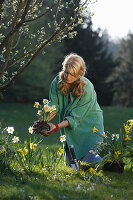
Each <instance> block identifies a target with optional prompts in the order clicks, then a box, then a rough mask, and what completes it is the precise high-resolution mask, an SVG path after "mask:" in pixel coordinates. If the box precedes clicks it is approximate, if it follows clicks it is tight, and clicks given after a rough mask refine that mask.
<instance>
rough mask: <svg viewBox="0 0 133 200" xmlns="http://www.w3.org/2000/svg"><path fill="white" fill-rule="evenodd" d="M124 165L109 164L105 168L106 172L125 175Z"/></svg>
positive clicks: (117, 163)
mask: <svg viewBox="0 0 133 200" xmlns="http://www.w3.org/2000/svg"><path fill="white" fill-rule="evenodd" d="M124 165H125V163H123V162H111V161H109V162H107V163H105V164H104V166H103V170H104V171H110V172H116V173H123V172H124Z"/></svg>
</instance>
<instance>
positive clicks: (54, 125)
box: [44, 123, 59, 137]
mask: <svg viewBox="0 0 133 200" xmlns="http://www.w3.org/2000/svg"><path fill="white" fill-rule="evenodd" d="M48 124H49V125H50V131H47V132H45V135H44V136H45V137H47V136H49V135H51V134H52V133H54V132H57V131H58V130H59V126H58V124H52V123H48Z"/></svg>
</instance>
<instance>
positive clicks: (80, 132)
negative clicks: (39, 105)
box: [49, 76, 104, 159]
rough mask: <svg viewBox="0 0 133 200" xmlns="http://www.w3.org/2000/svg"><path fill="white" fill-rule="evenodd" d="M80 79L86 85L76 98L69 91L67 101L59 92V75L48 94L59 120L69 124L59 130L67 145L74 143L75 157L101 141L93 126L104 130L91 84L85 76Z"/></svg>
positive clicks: (78, 156)
mask: <svg viewBox="0 0 133 200" xmlns="http://www.w3.org/2000/svg"><path fill="white" fill-rule="evenodd" d="M82 79H83V80H84V81H85V82H86V85H85V89H84V93H83V94H82V95H81V96H80V97H78V98H76V97H75V96H74V95H73V93H72V92H71V93H70V101H69V102H68V96H65V95H63V94H61V93H60V90H59V87H58V86H59V76H56V77H55V79H54V80H53V82H52V84H51V88H50V95H49V99H50V102H51V103H52V104H53V105H56V109H57V113H59V121H60V122H62V121H63V120H65V119H67V120H68V121H69V126H68V127H65V128H62V129H60V131H61V134H65V135H66V141H67V144H68V146H69V145H72V144H73V145H74V149H75V153H76V156H77V159H80V158H82V157H83V156H85V155H86V154H87V153H88V152H89V150H91V149H92V148H93V146H94V145H95V144H97V143H98V142H100V141H102V139H101V137H99V136H98V135H96V134H94V133H93V128H94V126H95V127H96V128H97V129H98V130H99V131H100V132H101V133H103V131H104V126H103V114H102V110H101V109H100V107H99V105H98V103H97V96H96V92H95V90H94V87H93V84H92V83H91V82H90V81H89V80H88V79H87V78H85V77H82Z"/></svg>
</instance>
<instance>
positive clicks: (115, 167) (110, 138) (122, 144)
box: [93, 120, 133, 173]
mask: <svg viewBox="0 0 133 200" xmlns="http://www.w3.org/2000/svg"><path fill="white" fill-rule="evenodd" d="M132 127H133V120H128V121H127V123H126V124H124V129H123V130H121V131H120V133H119V134H111V133H109V132H105V133H104V134H101V133H100V132H99V130H98V129H97V128H96V127H94V128H93V133H95V134H97V135H99V136H100V137H102V138H103V141H102V142H100V143H98V145H97V151H98V154H99V155H100V156H101V157H102V160H101V161H100V164H101V165H102V166H103V169H104V170H109V171H113V172H118V173H119V172H123V171H124V165H125V162H126V160H127V158H131V155H132V153H133V131H132Z"/></svg>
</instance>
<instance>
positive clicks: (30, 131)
mask: <svg viewBox="0 0 133 200" xmlns="http://www.w3.org/2000/svg"><path fill="white" fill-rule="evenodd" d="M28 130H29V133H31V134H32V133H33V129H32V127H31V126H30V127H29V129H28Z"/></svg>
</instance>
